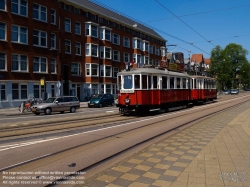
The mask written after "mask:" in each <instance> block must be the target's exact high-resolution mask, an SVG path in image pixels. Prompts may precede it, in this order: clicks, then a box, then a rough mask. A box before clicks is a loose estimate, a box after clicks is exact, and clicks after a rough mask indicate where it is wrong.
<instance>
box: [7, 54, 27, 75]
mask: <svg viewBox="0 0 250 187" xmlns="http://www.w3.org/2000/svg"><path fill="white" fill-rule="evenodd" d="M13 56H17V64H18V69H17V70H13ZM22 56H24V57H26V61H22V58H21V57H22ZM22 62H24V63H25V62H26V70H21V67H22ZM28 69H29V63H28V56H27V55H23V54H12V55H11V71H12V72H28Z"/></svg>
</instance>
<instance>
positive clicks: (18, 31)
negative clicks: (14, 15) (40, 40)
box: [11, 25, 28, 44]
mask: <svg viewBox="0 0 250 187" xmlns="http://www.w3.org/2000/svg"><path fill="white" fill-rule="evenodd" d="M13 27H17V35H18V36H17V41H15V40H13V34H14V32H15V33H16V31H13ZM21 29H25V30H26V32H25V33H24V32H21ZM21 35H25V36H26V37H25V41H26V42H22V41H21V38H22V37H21ZM11 42H14V43H19V44H28V29H27V28H26V27H21V26H18V25H12V26H11Z"/></svg>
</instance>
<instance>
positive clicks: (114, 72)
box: [113, 67, 119, 78]
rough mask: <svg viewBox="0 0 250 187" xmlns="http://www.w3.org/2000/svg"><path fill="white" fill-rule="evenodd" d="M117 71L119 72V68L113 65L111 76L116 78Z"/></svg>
mask: <svg viewBox="0 0 250 187" xmlns="http://www.w3.org/2000/svg"><path fill="white" fill-rule="evenodd" d="M117 73H119V68H117V67H113V78H117Z"/></svg>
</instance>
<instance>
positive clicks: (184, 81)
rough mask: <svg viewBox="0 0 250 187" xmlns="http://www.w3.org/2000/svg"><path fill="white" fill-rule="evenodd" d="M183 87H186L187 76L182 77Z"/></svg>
mask: <svg viewBox="0 0 250 187" xmlns="http://www.w3.org/2000/svg"><path fill="white" fill-rule="evenodd" d="M182 88H183V89H185V88H186V79H185V78H183V79H182Z"/></svg>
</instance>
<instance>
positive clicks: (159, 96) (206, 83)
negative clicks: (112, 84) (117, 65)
mask: <svg viewBox="0 0 250 187" xmlns="http://www.w3.org/2000/svg"><path fill="white" fill-rule="evenodd" d="M117 76H118V77H117V80H118V86H119V94H118V105H117V106H118V107H119V110H120V113H121V114H126V113H130V112H132V111H135V112H136V113H143V112H147V111H154V110H168V109H169V108H172V107H177V106H187V105H189V104H192V103H193V104H196V103H198V102H205V101H209V100H210V101H211V100H214V99H217V90H216V79H215V78H211V77H205V76H189V75H188V74H186V73H181V72H173V71H168V70H167V69H159V68H148V67H140V68H135V69H131V70H130V71H123V72H119V73H118V74H117Z"/></svg>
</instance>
